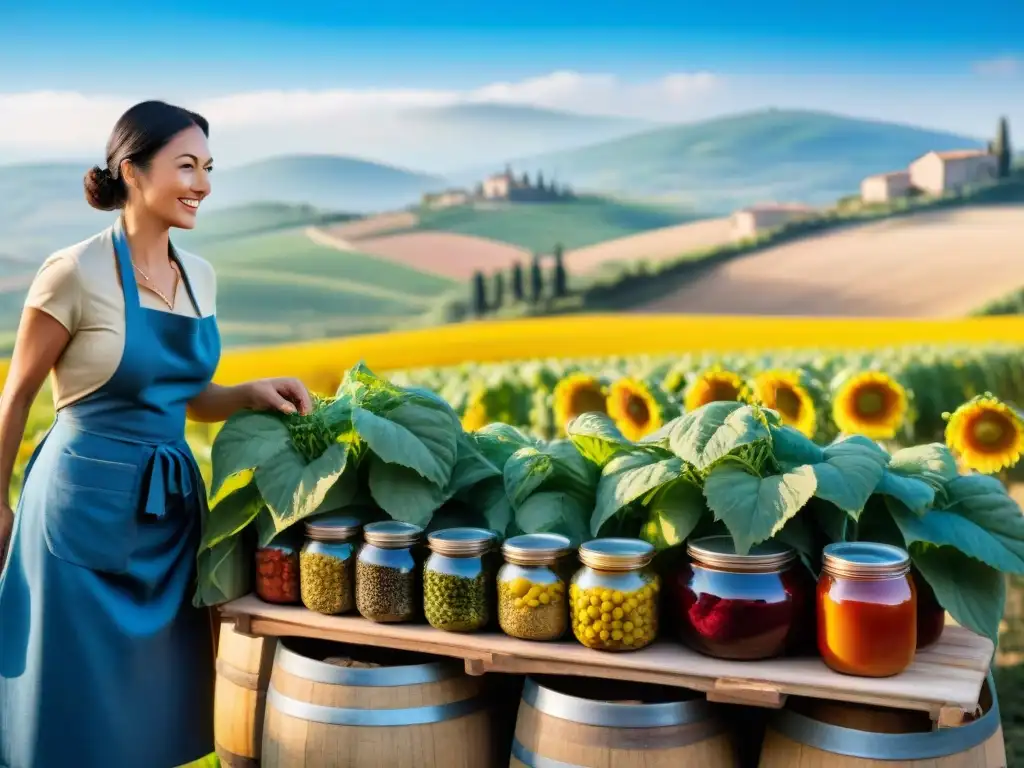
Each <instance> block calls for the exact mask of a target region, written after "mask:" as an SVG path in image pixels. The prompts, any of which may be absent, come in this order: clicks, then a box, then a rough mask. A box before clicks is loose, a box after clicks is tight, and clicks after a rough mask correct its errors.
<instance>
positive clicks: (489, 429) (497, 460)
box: [473, 422, 536, 469]
mask: <svg viewBox="0 0 1024 768" xmlns="http://www.w3.org/2000/svg"><path fill="white" fill-rule="evenodd" d="M473 440H474V442H475V443H476V447H477V448H478V449H479V450H480V453H482V454H483V455H484V456H486V457H487V458H488V459H489V460H490V461H491V463H492V464H494V465H495V466H496V467H498V468H499V469H504V468H505V462H506V461H508V460H509V458H510V457H511V456H512V454H514V453H515V452H516V451H518V450H519V449H520V448H528V447H530V448H532V447H535V445H536V444H535V441H534V440H532V439H531V438H529V437H527V436H526V435H524V434H523V433H522V432H520V431H519V430H518V429H516V428H515V427H510V426H509V425H508V424H501V423H500V422H499V423H494V424H488V425H487V426H486V427H484V428H483V429H478V430H477V431H476V432H474V433H473Z"/></svg>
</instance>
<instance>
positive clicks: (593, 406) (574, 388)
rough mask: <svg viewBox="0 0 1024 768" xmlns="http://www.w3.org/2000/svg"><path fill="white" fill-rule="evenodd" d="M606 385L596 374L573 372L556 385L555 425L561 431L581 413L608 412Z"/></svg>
mask: <svg viewBox="0 0 1024 768" xmlns="http://www.w3.org/2000/svg"><path fill="white" fill-rule="evenodd" d="M606 396H607V393H606V392H605V386H604V384H602V383H601V380H600V379H598V378H597V377H596V376H591V375H589V374H586V373H571V374H569V375H568V376H566V377H565V378H564V379H562V380H560V381H559V382H558V383H557V384H556V385H555V391H554V401H555V404H554V411H555V425H556V426H557V428H558V430H559V432H564V431H565V425H566V424H568V423H569V422H570V421H572V420H573V419H575V418H576V417H577V416H579V415H580V414H581V413H595V412H596V413H607V412H608V410H607V405H606V403H605V398H606Z"/></svg>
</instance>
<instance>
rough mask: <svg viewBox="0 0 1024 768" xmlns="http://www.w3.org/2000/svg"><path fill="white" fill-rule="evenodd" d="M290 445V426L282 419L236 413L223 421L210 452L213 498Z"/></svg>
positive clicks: (264, 415) (249, 413)
mask: <svg viewBox="0 0 1024 768" xmlns="http://www.w3.org/2000/svg"><path fill="white" fill-rule="evenodd" d="M291 444H292V442H291V437H290V436H289V434H288V427H287V426H286V425H285V423H284V421H283V420H282V419H281V417H280V416H277V415H275V414H272V413H259V412H257V411H240V412H239V413H236V414H235V415H234V416H232V417H231V418H229V419H228V420H227V421H226V422H224V426H223V427H221V428H220V431H219V432H218V433H217V437H216V438H215V439H214V441H213V446H212V448H211V450H210V455H211V461H212V462H213V477H212V479H211V482H210V495H211V496H216V495H217V494H218V493H219V492H220V489H221V486H222V485H223V484H224V483H225V482H226V481H227V480H228V478H230V477H231V476H232V475H235V474H238V473H239V472H244V471H246V470H255V469H257V468H258V467H259V466H260V465H262V464H263V463H264V462H266V461H267V460H269V459H271V458H273V457H274V456H276V455H277V454H279V453H281V451H283V450H285V449H286V448H290V447H291Z"/></svg>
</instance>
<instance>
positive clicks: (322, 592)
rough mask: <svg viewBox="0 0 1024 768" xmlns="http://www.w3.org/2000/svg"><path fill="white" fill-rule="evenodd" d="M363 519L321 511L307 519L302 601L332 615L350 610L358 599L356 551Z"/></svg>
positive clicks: (303, 548)
mask: <svg viewBox="0 0 1024 768" xmlns="http://www.w3.org/2000/svg"><path fill="white" fill-rule="evenodd" d="M360 528H361V523H360V521H359V518H356V517H352V516H350V515H340V514H334V515H319V516H317V517H315V518H310V519H309V520H307V521H306V543H305V544H304V545H303V547H302V554H301V556H300V557H299V568H300V571H301V573H302V604H303V605H304V606H306V607H307V608H309V610H311V611H316V612H317V613H324V614H327V615H329V616H333V615H337V614H339V613H348V612H349V611H351V610H352V606H353V603H354V599H355V586H354V584H355V567H354V566H355V557H354V555H355V553H356V544H357V543H358V537H359V530H360Z"/></svg>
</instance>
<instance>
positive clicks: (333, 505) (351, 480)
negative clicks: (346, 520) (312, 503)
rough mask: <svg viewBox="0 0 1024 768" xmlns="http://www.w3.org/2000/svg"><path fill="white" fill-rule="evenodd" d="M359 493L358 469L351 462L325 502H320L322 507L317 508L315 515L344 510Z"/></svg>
mask: <svg viewBox="0 0 1024 768" xmlns="http://www.w3.org/2000/svg"><path fill="white" fill-rule="evenodd" d="M358 491H359V473H358V471H357V468H356V467H355V466H353V462H349V463H348V464H347V465H346V467H345V471H344V472H342V473H341V477H339V478H338V481H337V482H336V483H335V484H334V485H332V486H331V487H330V489H328V491H327V494H326V495H325V496H324V500H323V501H322V502H320V506H319V507H317V508H316V510H315V511H314V512H313V514H314V515H322V514H326V513H327V512H337V511H338V510H339V509H344V508H345V507H347V506H348V505H349V504H351V503H352V500H353V499H354V498H355V495H356V493H357V492H358Z"/></svg>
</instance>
